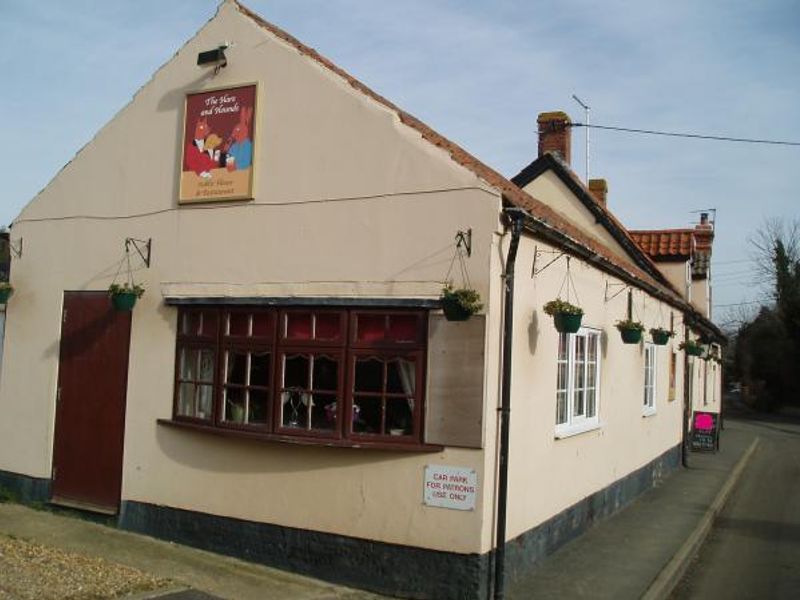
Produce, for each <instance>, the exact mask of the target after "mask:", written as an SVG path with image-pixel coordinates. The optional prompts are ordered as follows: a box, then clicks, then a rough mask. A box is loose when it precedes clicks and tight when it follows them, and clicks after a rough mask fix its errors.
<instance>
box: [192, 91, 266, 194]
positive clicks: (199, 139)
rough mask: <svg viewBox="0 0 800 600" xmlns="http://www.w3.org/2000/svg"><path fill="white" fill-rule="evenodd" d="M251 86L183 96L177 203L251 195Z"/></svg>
mask: <svg viewBox="0 0 800 600" xmlns="http://www.w3.org/2000/svg"><path fill="white" fill-rule="evenodd" d="M256 96H257V88H256V84H249V85H242V86H238V87H228V88H224V89H216V90H204V91H202V92H193V93H190V94H187V95H186V108H185V111H184V123H183V146H182V148H183V152H182V157H181V181H180V193H179V202H180V203H182V204H183V203H190V202H220V201H224V200H249V199H251V198H252V197H253V150H254V148H255V142H256V136H257V133H258V132H257V131H256V123H257V119H256Z"/></svg>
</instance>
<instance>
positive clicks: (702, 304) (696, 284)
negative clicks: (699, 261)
mask: <svg viewBox="0 0 800 600" xmlns="http://www.w3.org/2000/svg"><path fill="white" fill-rule="evenodd" d="M710 300H711V293H710V288H709V284H708V279H693V280H692V298H691V303H692V306H694V307H695V308H696V309H697V310H698V311H699V312H700V314H701V315H703V316H704V317H706V318H709V319H710V318H711V306H709V304H710Z"/></svg>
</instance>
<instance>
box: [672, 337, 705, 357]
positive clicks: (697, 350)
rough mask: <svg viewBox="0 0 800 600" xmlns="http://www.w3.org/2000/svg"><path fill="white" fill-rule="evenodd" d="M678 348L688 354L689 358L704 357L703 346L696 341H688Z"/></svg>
mask: <svg viewBox="0 0 800 600" xmlns="http://www.w3.org/2000/svg"><path fill="white" fill-rule="evenodd" d="M678 347H679V348H680V349H681V350H683V351H684V352H686V354H688V355H689V356H702V355H703V346H701V345H700V344H699V343H697V342H696V341H694V340H686V341H685V342H681V343H680V345H679V346H678Z"/></svg>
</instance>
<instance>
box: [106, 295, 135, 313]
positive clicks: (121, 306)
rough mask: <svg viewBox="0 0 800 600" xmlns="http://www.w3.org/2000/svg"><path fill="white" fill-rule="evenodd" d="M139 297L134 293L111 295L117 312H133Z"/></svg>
mask: <svg viewBox="0 0 800 600" xmlns="http://www.w3.org/2000/svg"><path fill="white" fill-rule="evenodd" d="M138 299H139V297H138V296H137V295H136V294H135V293H134V292H122V293H119V294H112V295H111V303H112V304H113V305H114V308H115V309H116V310H127V311H130V310H133V307H134V306H136V300H138Z"/></svg>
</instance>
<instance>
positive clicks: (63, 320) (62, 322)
mask: <svg viewBox="0 0 800 600" xmlns="http://www.w3.org/2000/svg"><path fill="white" fill-rule="evenodd" d="M66 322H67V309H66V308H65V309H64V314H63V315H62V316H61V324H62V325H63V324H64V323H66Z"/></svg>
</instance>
